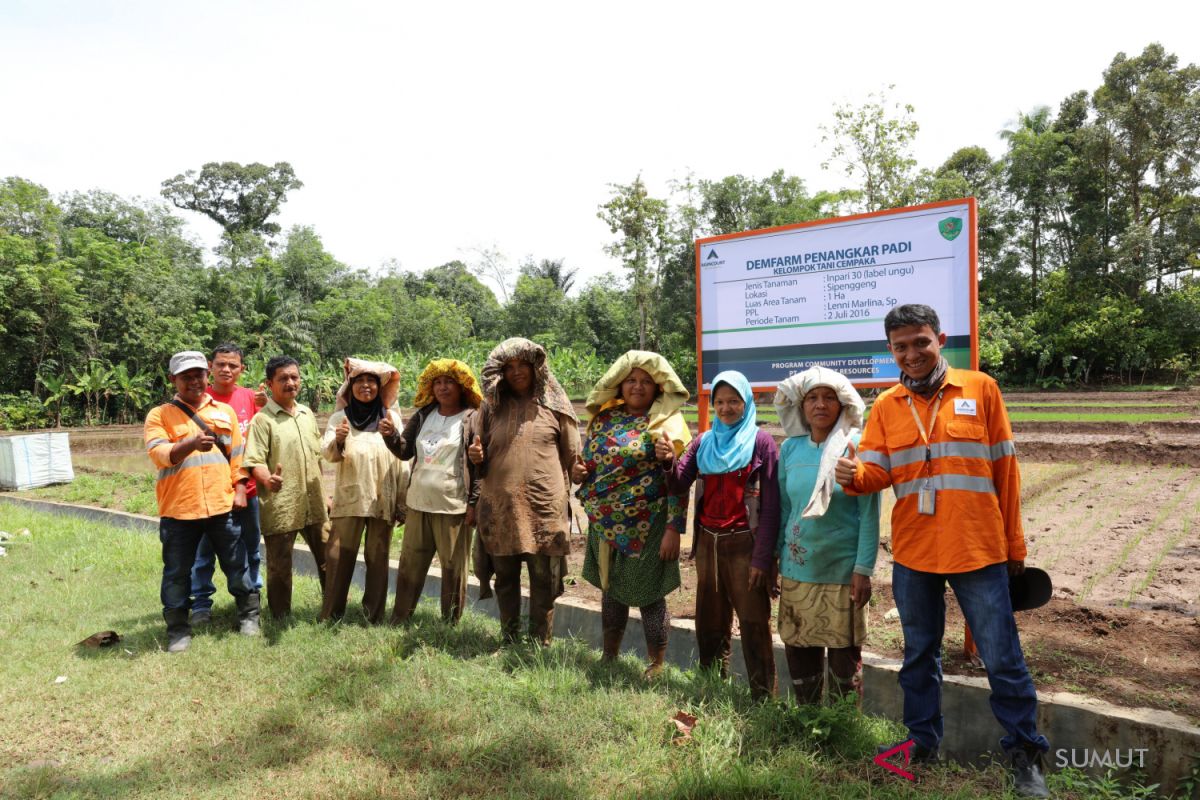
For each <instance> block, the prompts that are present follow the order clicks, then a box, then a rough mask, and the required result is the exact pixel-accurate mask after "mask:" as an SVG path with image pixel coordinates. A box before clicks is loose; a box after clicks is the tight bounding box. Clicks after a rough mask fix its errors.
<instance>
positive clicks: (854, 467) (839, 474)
mask: <svg viewBox="0 0 1200 800" xmlns="http://www.w3.org/2000/svg"><path fill="white" fill-rule="evenodd" d="M859 463H861V462H859V460H858V449H857V448H856V447H855V446H854V442H850V443H849V444H848V445H846V455H844V456H842V457H841V458H839V459H838V460H837V466H835V467H834V470H833V477H834V480H836V481H837V482H838V483H840V484H841V485H842V486H853V485H854V476H855V475H857V474H858V465H859Z"/></svg>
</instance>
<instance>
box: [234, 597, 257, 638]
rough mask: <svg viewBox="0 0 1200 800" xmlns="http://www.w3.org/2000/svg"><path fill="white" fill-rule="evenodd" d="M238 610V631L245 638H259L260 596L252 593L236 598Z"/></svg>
mask: <svg viewBox="0 0 1200 800" xmlns="http://www.w3.org/2000/svg"><path fill="white" fill-rule="evenodd" d="M234 599H235V601H236V602H237V610H238V631H239V632H240V633H241V634H242V635H243V636H258V630H259V629H258V613H259V594H258V592H251V593H250V594H244V595H242V596H241V597H236V598H234Z"/></svg>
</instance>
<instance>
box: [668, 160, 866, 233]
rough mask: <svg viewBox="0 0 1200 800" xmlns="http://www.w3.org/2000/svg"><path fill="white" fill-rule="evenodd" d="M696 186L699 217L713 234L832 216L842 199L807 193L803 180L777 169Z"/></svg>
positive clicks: (706, 182)
mask: <svg viewBox="0 0 1200 800" xmlns="http://www.w3.org/2000/svg"><path fill="white" fill-rule="evenodd" d="M698 189H699V195H700V208H699V217H700V219H702V220H703V222H704V224H705V226H706V227H707V229H708V230H709V231H710V232H711V233H713V234H716V235H721V234H726V233H736V232H738V231H748V230H754V229H756V228H773V227H776V226H778V225H790V224H792V223H795V222H807V221H809V220H814V219H821V218H822V217H828V216H832V215H833V214H834V213H836V207H837V206H838V204H839V203H840V202H841V201H842V200H844V199H845V198H843V197H842V196H841V195H840V194H831V193H828V192H820V193H818V194H817V195H815V196H810V195H809V194H808V191H807V190H806V189H805V187H804V181H802V180H800V179H799V178H797V177H795V176H793V175H787V174H786V173H784V171H783V170H781V169H778V170H775V172H773V173H771V175H770V177H767V178H763V179H761V180H755V179H753V178H747V177H745V176H743V175H729V176H727V177H725V178H722V179H721V180H719V181H706V180H702V181H700V183H699V186H698ZM688 227H691V226H690V225H689V226H688ZM690 239H691V237H688V241H689V242H690Z"/></svg>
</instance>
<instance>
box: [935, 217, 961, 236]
mask: <svg viewBox="0 0 1200 800" xmlns="http://www.w3.org/2000/svg"><path fill="white" fill-rule="evenodd" d="M962 229H963V221H962V218H961V217H947V218H946V219H944V220H942V221H941V222H939V223H938V232H939V233H940V234H942V238H943V239H945V240H946V241H947V242H953V241H954V240H955V239H957V238H958V235H959V234H960V233H962Z"/></svg>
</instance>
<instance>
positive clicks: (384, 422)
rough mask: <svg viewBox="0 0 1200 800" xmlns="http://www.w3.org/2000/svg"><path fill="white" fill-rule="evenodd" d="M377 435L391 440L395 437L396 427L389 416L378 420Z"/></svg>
mask: <svg viewBox="0 0 1200 800" xmlns="http://www.w3.org/2000/svg"><path fill="white" fill-rule="evenodd" d="M379 435H380V436H382V437H383V438H385V439H391V438H392V437H393V436H395V435H396V425H395V423H393V422H392V418H391V416H385V417H384V418H383V419H381V420H379Z"/></svg>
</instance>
